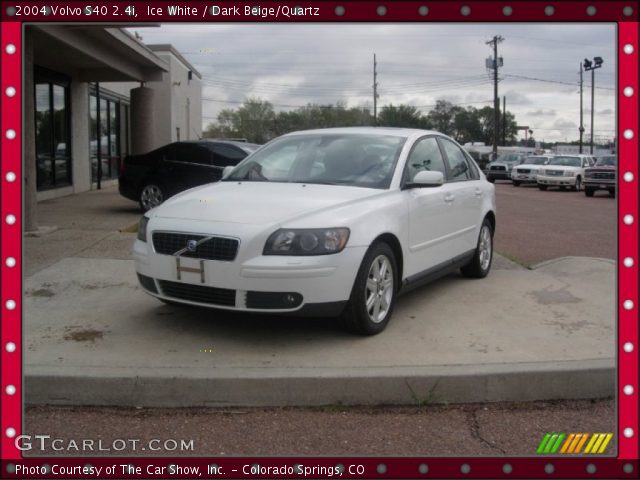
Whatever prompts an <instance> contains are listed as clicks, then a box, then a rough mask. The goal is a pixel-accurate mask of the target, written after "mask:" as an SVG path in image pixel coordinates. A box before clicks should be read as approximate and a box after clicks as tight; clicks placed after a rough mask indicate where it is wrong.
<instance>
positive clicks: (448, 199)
mask: <svg viewBox="0 0 640 480" xmlns="http://www.w3.org/2000/svg"><path fill="white" fill-rule="evenodd" d="M455 199H456V196H455V195H452V194H450V193H448V194H446V195H445V196H444V201H445V202H447V203H452V202H453V201H454V200H455Z"/></svg>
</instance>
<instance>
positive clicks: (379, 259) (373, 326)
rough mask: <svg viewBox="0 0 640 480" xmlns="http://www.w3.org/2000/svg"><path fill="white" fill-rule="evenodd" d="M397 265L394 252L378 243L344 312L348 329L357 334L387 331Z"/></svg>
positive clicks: (358, 276) (391, 310) (371, 249)
mask: <svg viewBox="0 0 640 480" xmlns="http://www.w3.org/2000/svg"><path fill="white" fill-rule="evenodd" d="M397 271H398V270H397V266H396V259H395V255H394V254H393V250H391V247H389V245H387V244H386V243H375V244H374V245H372V246H371V248H370V249H369V251H368V252H367V254H366V255H365V256H364V259H363V260H362V264H361V265H360V269H359V270H358V275H357V276H356V280H355V282H354V285H353V290H352V291H351V297H350V298H349V303H348V304H347V307H346V308H345V309H344V312H343V313H342V317H341V318H342V322H343V324H344V326H345V327H346V328H347V329H348V330H350V331H351V332H353V333H358V334H360V335H375V334H377V333H380V332H381V331H383V330H384V329H385V327H386V326H387V324H388V323H389V320H390V318H391V314H392V312H393V307H394V305H395V300H396V292H397V290H398V288H397V285H396V283H397V282H396V280H397V273H396V272H397Z"/></svg>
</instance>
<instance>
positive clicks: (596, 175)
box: [584, 155, 618, 197]
mask: <svg viewBox="0 0 640 480" xmlns="http://www.w3.org/2000/svg"><path fill="white" fill-rule="evenodd" d="M617 164H618V159H617V157H616V156H615V155H607V156H604V157H600V158H598V159H597V160H596V163H595V165H594V166H593V167H590V168H587V169H585V171H584V194H585V195H586V196H587V197H593V194H594V193H595V191H596V190H607V191H608V192H609V195H611V196H612V197H613V196H615V194H616V165H617Z"/></svg>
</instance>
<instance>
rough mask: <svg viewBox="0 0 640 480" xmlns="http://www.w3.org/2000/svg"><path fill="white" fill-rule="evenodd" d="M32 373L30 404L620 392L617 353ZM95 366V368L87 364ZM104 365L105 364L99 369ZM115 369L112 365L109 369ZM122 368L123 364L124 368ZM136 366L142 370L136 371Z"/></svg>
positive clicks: (473, 398) (309, 401)
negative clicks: (447, 362) (466, 361)
mask: <svg viewBox="0 0 640 480" xmlns="http://www.w3.org/2000/svg"><path fill="white" fill-rule="evenodd" d="M32 369H33V370H36V369H37V370H40V371H39V372H38V373H30V374H27V375H26V376H25V379H24V381H25V400H26V403H27V404H30V405H43V404H47V405H84V406H119V407H222V406H225V407H226V406H237V407H249V406H253V407H272V406H280V407H284V406H320V405H330V404H333V405H335V404H338V405H391V404H393V405H427V404H450V403H481V402H499V401H534V400H550V399H554V400H556V399H589V398H604V397H613V396H615V391H616V390H615V379H616V370H615V359H604V360H583V361H559V362H537V363H518V364H486V365H451V366H438V367H388V368H383V367H381V368H374V367H372V368H346V369H338V368H331V369H326V368H317V369H316V368H300V369H298V368H290V369H289V368H287V369H274V368H271V369H259V368H256V369H247V368H242V369H240V368H238V369H233V368H224V369H214V370H204V369H202V370H195V371H194V370H193V369H190V370H189V371H186V370H185V369H179V368H175V369H173V368H171V369H165V371H164V372H161V374H160V375H158V372H157V370H155V369H148V370H146V371H140V372H138V374H135V373H136V372H135V371H134V369H127V374H128V375H122V369H97V368H93V369H92V368H90V369H80V368H78V369H76V370H77V371H76V372H74V373H71V374H69V375H56V374H55V373H54V371H52V370H49V369H48V368H47V367H45V366H42V367H35V368H33V367H32ZM87 370H88V371H87ZM96 370H100V372H99V374H98V372H97V371H96ZM109 370H111V371H109ZM118 370H119V371H118ZM132 373H134V374H132Z"/></svg>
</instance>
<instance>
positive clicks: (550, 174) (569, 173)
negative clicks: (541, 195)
mask: <svg viewBox="0 0 640 480" xmlns="http://www.w3.org/2000/svg"><path fill="white" fill-rule="evenodd" d="M594 161H595V159H594V157H592V156H590V155H578V154H576V155H557V156H555V157H553V158H552V159H551V160H549V163H548V164H547V165H545V166H544V167H542V168H541V169H540V170H539V171H538V178H537V182H538V188H539V189H540V190H546V189H547V188H548V187H560V189H565V188H566V187H569V188H572V189H574V190H576V191H580V190H581V189H582V182H583V180H584V169H585V168H587V167H589V166H591V165H592V164H593V162H594Z"/></svg>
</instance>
